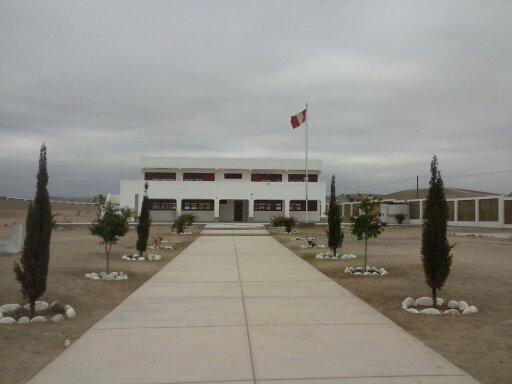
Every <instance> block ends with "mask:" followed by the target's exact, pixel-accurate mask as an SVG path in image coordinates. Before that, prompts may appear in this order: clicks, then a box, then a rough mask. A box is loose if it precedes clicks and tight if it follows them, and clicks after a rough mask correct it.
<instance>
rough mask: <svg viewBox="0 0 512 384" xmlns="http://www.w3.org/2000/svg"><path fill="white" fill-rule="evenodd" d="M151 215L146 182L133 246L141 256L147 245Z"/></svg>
mask: <svg viewBox="0 0 512 384" xmlns="http://www.w3.org/2000/svg"><path fill="white" fill-rule="evenodd" d="M150 227H151V217H150V215H149V199H148V183H146V184H145V185H144V197H143V199H142V206H141V209H140V216H139V223H138V224H137V244H136V245H135V247H136V248H137V250H138V251H139V252H140V255H141V256H142V255H143V253H144V252H145V251H146V249H147V247H148V238H149V228H150Z"/></svg>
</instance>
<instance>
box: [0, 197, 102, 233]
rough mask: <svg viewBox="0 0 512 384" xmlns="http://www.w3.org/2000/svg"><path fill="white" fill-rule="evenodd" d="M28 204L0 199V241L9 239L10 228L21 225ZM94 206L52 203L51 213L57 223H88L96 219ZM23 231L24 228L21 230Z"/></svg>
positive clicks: (23, 221) (23, 222)
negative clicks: (13, 225)
mask: <svg viewBox="0 0 512 384" xmlns="http://www.w3.org/2000/svg"><path fill="white" fill-rule="evenodd" d="M28 205H29V203H28V202H27V201H21V200H6V199H0V241H4V240H8V239H9V238H10V226H11V225H12V224H15V223H17V224H23V226H25V217H26V215H27V208H28ZM96 212H97V209H96V206H94V205H87V206H77V205H74V204H64V203H62V204H59V203H52V213H53V214H54V215H55V216H54V219H55V221H56V222H58V223H90V222H91V221H92V220H94V218H95V217H96ZM23 230H25V228H23Z"/></svg>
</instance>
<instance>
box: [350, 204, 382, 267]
mask: <svg viewBox="0 0 512 384" xmlns="http://www.w3.org/2000/svg"><path fill="white" fill-rule="evenodd" d="M374 205H375V203H374V202H372V201H370V200H369V199H364V200H362V201H361V202H359V212H360V213H359V215H358V216H356V217H352V218H351V219H350V221H351V222H352V234H353V235H354V236H355V237H356V238H357V241H361V240H364V268H365V269H366V267H367V266H368V258H367V253H368V252H367V251H368V239H371V238H372V237H378V236H379V235H380V234H381V232H382V228H383V227H384V224H382V223H381V221H380V213H378V212H375V210H374V209H373V207H374Z"/></svg>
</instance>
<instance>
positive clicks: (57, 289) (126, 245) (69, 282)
mask: <svg viewBox="0 0 512 384" xmlns="http://www.w3.org/2000/svg"><path fill="white" fill-rule="evenodd" d="M196 234H197V230H194V234H193V235H181V236H178V235H172V236H170V235H169V228H168V227H156V226H153V227H152V229H151V235H150V240H151V239H152V236H155V235H162V236H164V238H165V239H173V240H181V242H179V243H170V244H172V245H173V246H174V247H175V249H174V250H159V251H150V252H153V253H160V254H162V256H163V258H162V260H161V261H158V262H153V261H151V262H149V261H148V262H130V261H125V260H122V259H121V257H120V256H121V255H122V254H123V253H124V252H127V251H132V252H133V251H134V245H135V240H136V232H135V230H134V229H131V230H130V232H129V233H128V234H127V235H126V236H125V237H124V238H123V239H122V240H121V241H120V244H119V245H117V246H114V247H113V249H112V255H111V270H112V271H124V272H127V273H128V280H124V281H94V280H89V279H86V278H85V277H84V274H85V273H86V272H92V271H102V270H105V256H104V253H103V250H104V248H103V246H102V245H100V244H99V240H98V238H96V237H93V236H91V235H90V234H89V232H88V230H87V229H86V228H84V227H82V228H80V229H77V228H67V229H64V230H54V231H53V236H52V245H51V261H50V271H49V276H48V289H47V291H46V293H45V294H44V295H43V297H42V298H41V299H42V300H45V301H48V302H51V301H54V300H57V301H59V302H60V303H62V304H70V305H71V306H73V307H74V308H75V310H76V312H77V317H75V318H73V319H70V320H65V321H62V322H58V323H38V324H30V325H0V383H2V384H10V383H24V382H26V381H28V380H29V379H30V378H31V377H32V376H33V375H35V374H36V373H37V372H39V371H40V370H41V369H42V368H43V367H44V366H45V365H46V364H48V363H49V362H50V361H51V360H53V359H54V358H55V357H56V356H58V355H59V354H60V353H61V352H62V351H63V350H64V340H65V339H66V338H69V339H70V340H71V341H72V342H73V341H75V340H76V339H77V338H78V337H79V336H80V335H82V334H83V333H84V332H85V331H86V330H87V329H89V328H90V327H91V326H92V325H94V324H95V323H96V322H97V321H98V320H100V319H101V318H103V317H104V316H105V315H106V314H107V313H108V312H109V311H110V310H112V309H113V308H114V307H115V306H117V305H118V304H119V303H120V302H121V301H123V300H124V298H126V297H127V296H128V295H129V294H131V293H132V292H133V291H134V290H135V289H137V288H138V287H139V286H140V285H141V284H143V283H144V282H145V281H146V280H147V279H148V278H150V277H151V276H152V275H153V274H155V273H156V272H157V271H159V270H160V269H161V268H162V267H163V266H164V265H165V264H167V263H168V262H169V261H170V260H172V258H174V257H175V256H176V255H177V254H178V253H179V252H180V251H181V250H182V249H183V248H184V247H186V246H187V245H188V244H190V242H192V241H193V239H195V237H196ZM17 259H18V256H0V276H1V280H0V304H5V303H23V302H24V301H23V299H22V297H21V293H20V291H19V285H18V283H17V281H16V280H15V277H14V273H13V264H14V261H15V260H17Z"/></svg>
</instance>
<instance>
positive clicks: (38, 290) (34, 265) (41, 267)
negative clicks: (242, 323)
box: [14, 144, 53, 316]
mask: <svg viewBox="0 0 512 384" xmlns="http://www.w3.org/2000/svg"><path fill="white" fill-rule="evenodd" d="M25 226H26V229H25V232H26V234H25V240H24V243H23V251H22V255H21V260H20V263H18V262H15V263H14V272H15V274H16V279H17V280H18V281H19V283H20V285H21V292H22V293H23V297H24V298H26V299H28V301H29V304H30V313H31V316H34V312H35V302H36V300H37V299H38V298H39V297H41V295H42V294H43V293H44V292H45V291H46V278H47V276H48V264H49V261H50V240H51V236H52V228H53V217H52V210H51V204H50V197H49V195H48V171H47V167H46V146H45V145H44V144H43V145H42V146H41V150H40V153H39V170H38V172H37V189H36V195H35V197H34V201H33V202H32V203H31V204H30V205H29V207H28V211H27V218H26V223H25Z"/></svg>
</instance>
